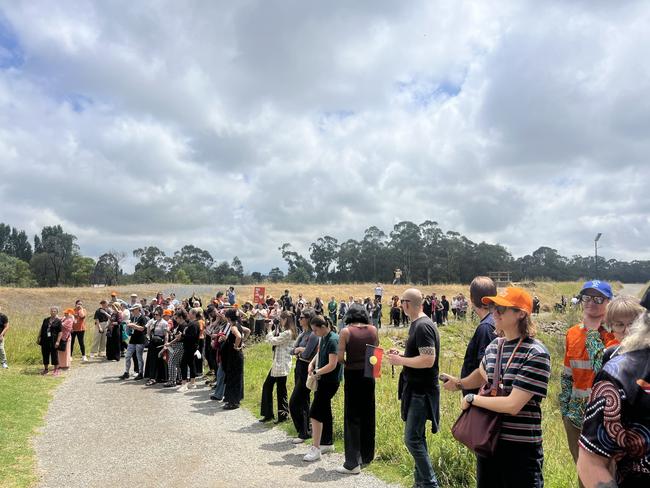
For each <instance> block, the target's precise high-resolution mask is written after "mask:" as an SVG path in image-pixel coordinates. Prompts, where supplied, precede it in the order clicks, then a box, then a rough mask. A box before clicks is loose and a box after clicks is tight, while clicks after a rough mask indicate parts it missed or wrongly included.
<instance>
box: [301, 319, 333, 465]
mask: <svg viewBox="0 0 650 488" xmlns="http://www.w3.org/2000/svg"><path fill="white" fill-rule="evenodd" d="M309 325H310V326H311V330H312V332H313V333H314V334H315V335H316V336H318V337H319V338H320V341H319V343H318V354H317V355H316V356H314V358H313V359H312V360H311V363H309V367H308V369H307V373H308V375H310V376H314V377H315V379H316V380H317V381H318V389H317V390H316V393H314V401H313V403H312V404H311V408H310V410H309V418H310V420H311V431H312V445H311V447H310V448H309V451H308V452H307V454H305V456H304V457H303V458H302V459H303V461H307V462H312V461H318V460H319V459H320V458H321V454H325V453H327V452H332V451H334V417H333V416H332V398H333V397H334V395H336V392H337V391H338V389H339V383H340V381H341V365H340V364H339V362H338V346H339V336H338V334H337V333H336V332H335V330H336V329H335V327H334V324H332V323H331V322H330V321H329V319H326V318H325V317H323V316H322V315H316V316H314V317H313V318H312V319H311V321H310V322H309Z"/></svg>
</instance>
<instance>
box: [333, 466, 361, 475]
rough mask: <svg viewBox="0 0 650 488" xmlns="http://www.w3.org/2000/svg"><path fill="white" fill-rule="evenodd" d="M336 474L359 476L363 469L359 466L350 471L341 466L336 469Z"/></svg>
mask: <svg viewBox="0 0 650 488" xmlns="http://www.w3.org/2000/svg"><path fill="white" fill-rule="evenodd" d="M336 472H337V473H341V474H359V473H360V472H361V468H360V467H359V466H356V467H354V468H352V469H348V468H346V467H345V466H339V467H338V468H336Z"/></svg>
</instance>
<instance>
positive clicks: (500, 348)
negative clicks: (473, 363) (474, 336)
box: [490, 338, 506, 396]
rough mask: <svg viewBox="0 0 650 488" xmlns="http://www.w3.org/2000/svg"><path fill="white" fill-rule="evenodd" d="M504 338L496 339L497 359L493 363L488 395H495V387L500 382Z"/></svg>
mask: <svg viewBox="0 0 650 488" xmlns="http://www.w3.org/2000/svg"><path fill="white" fill-rule="evenodd" d="M505 342H506V340H505V339H503V338H499V339H497V359H496V362H495V363H494V376H493V377H492V384H491V385H490V395H491V396H496V394H497V388H498V387H499V383H500V382H501V358H502V357H503V345H504V344H505Z"/></svg>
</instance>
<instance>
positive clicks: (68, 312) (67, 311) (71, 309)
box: [63, 308, 74, 315]
mask: <svg viewBox="0 0 650 488" xmlns="http://www.w3.org/2000/svg"><path fill="white" fill-rule="evenodd" d="M63 313H67V314H68V315H74V308H66V309H65V310H64V311H63Z"/></svg>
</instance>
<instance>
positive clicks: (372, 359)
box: [363, 344, 384, 378]
mask: <svg viewBox="0 0 650 488" xmlns="http://www.w3.org/2000/svg"><path fill="white" fill-rule="evenodd" d="M383 357H384V350H383V349H382V348H381V347H377V346H371V345H370V344H366V362H365V368H364V374H363V375H364V376H365V377H366V378H381V360H382V358H383Z"/></svg>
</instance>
